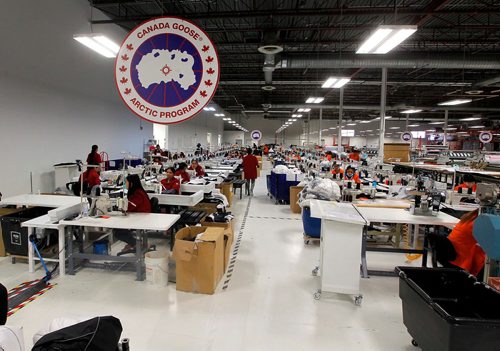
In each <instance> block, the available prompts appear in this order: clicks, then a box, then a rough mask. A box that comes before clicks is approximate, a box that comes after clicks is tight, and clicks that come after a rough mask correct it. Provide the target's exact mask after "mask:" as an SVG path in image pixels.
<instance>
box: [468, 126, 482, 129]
mask: <svg viewBox="0 0 500 351" xmlns="http://www.w3.org/2000/svg"><path fill="white" fill-rule="evenodd" d="M469 128H474V129H478V128H484V126H470V127H469Z"/></svg>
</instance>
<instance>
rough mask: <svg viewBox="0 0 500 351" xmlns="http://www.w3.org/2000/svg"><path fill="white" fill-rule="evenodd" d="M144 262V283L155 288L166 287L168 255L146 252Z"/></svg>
mask: <svg viewBox="0 0 500 351" xmlns="http://www.w3.org/2000/svg"><path fill="white" fill-rule="evenodd" d="M144 262H145V263H146V281H147V282H148V283H151V284H154V285H155V286H160V287H162V286H166V285H167V283H168V253H161V252H158V251H150V252H147V253H146V255H145V258H144Z"/></svg>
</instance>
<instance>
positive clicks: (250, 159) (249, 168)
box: [243, 148, 259, 196]
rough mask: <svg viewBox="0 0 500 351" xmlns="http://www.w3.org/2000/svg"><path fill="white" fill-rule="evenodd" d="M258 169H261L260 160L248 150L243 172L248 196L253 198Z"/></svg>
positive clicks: (244, 159)
mask: <svg viewBox="0 0 500 351" xmlns="http://www.w3.org/2000/svg"><path fill="white" fill-rule="evenodd" d="M257 168H259V160H257V157H255V156H254V155H252V149H250V148H248V149H247V155H246V156H245V157H244V158H243V172H244V176H245V180H246V181H247V184H246V194H247V195H249V196H253V188H254V187H255V179H257Z"/></svg>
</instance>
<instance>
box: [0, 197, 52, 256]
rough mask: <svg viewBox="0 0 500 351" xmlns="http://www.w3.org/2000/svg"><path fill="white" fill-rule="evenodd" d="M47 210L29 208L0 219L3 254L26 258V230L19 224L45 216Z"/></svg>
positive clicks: (43, 208)
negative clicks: (0, 223)
mask: <svg viewBox="0 0 500 351" xmlns="http://www.w3.org/2000/svg"><path fill="white" fill-rule="evenodd" d="M49 210H50V208H47V207H31V208H26V209H23V210H21V211H18V212H14V213H11V214H9V215H6V216H3V217H1V219H0V220H1V222H2V237H3V243H4V246H5V252H7V253H9V254H10V255H17V256H28V228H22V227H21V223H22V222H24V221H27V220H30V219H33V218H36V217H40V216H43V215H46V214H47V212H48V211H49ZM56 238H57V236H56Z"/></svg>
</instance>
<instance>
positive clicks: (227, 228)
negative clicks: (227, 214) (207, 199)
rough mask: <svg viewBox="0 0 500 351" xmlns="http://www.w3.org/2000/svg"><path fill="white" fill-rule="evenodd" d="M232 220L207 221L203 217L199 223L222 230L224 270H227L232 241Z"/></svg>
mask: <svg viewBox="0 0 500 351" xmlns="http://www.w3.org/2000/svg"><path fill="white" fill-rule="evenodd" d="M233 223H234V220H232V221H230V222H228V223H222V222H207V221H205V219H203V220H202V221H201V222H200V224H201V225H202V226H204V227H216V228H222V229H223V230H224V272H225V271H226V270H227V265H228V262H229V257H230V256H231V247H232V246H233V241H234V226H233Z"/></svg>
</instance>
